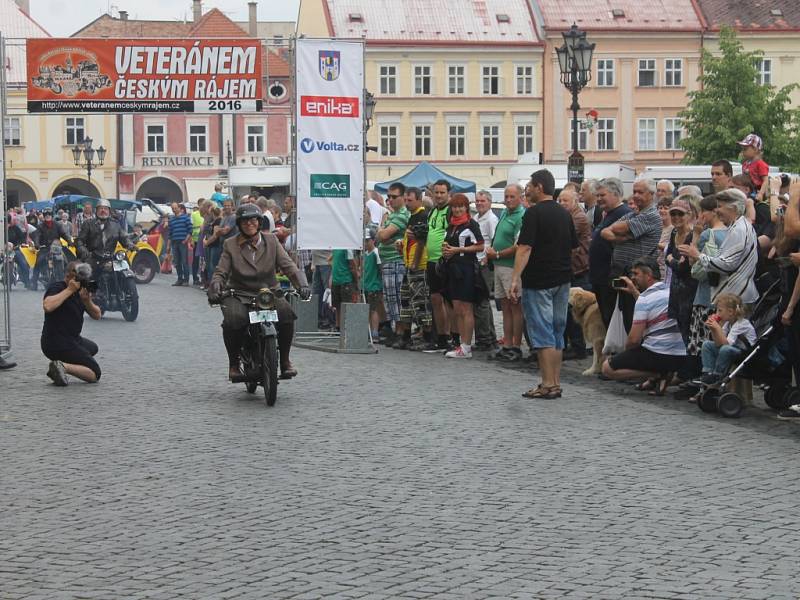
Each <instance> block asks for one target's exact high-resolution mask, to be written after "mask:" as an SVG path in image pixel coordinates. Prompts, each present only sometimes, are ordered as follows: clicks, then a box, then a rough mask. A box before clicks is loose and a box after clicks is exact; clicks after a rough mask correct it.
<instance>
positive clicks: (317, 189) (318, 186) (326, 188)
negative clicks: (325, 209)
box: [310, 173, 350, 198]
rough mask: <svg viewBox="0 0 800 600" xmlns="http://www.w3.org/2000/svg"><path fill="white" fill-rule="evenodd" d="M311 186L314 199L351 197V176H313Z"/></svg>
mask: <svg viewBox="0 0 800 600" xmlns="http://www.w3.org/2000/svg"><path fill="white" fill-rule="evenodd" d="M310 184H311V185H310V187H311V197H312V198H349V197H350V175H344V174H341V175H340V174H332V173H331V174H328V173H326V174H313V175H311V181H310Z"/></svg>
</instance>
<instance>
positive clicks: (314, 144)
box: [300, 138, 360, 154]
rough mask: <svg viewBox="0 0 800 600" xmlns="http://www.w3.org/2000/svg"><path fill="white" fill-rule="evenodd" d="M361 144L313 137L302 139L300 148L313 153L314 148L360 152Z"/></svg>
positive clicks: (307, 152)
mask: <svg viewBox="0 0 800 600" xmlns="http://www.w3.org/2000/svg"><path fill="white" fill-rule="evenodd" d="M359 148H360V145H359V144H340V143H339V142H322V141H315V140H312V139H311V138H303V139H302V140H300V150H302V151H303V152H305V153H306V154H311V153H312V152H314V150H319V151H320V152H358V149H359Z"/></svg>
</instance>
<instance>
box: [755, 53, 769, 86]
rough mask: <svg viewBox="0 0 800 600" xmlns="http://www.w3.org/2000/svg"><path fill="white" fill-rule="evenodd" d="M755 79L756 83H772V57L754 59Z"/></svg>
mask: <svg viewBox="0 0 800 600" xmlns="http://www.w3.org/2000/svg"><path fill="white" fill-rule="evenodd" d="M756 71H757V75H756V81H757V82H758V85H772V59H771V58H759V59H758V60H757V61H756Z"/></svg>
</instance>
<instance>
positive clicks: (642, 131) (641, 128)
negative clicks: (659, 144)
mask: <svg viewBox="0 0 800 600" xmlns="http://www.w3.org/2000/svg"><path fill="white" fill-rule="evenodd" d="M637 131H638V135H639V150H655V149H656V120H655V119H639V123H638V128H637Z"/></svg>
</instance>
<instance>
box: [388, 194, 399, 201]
mask: <svg viewBox="0 0 800 600" xmlns="http://www.w3.org/2000/svg"><path fill="white" fill-rule="evenodd" d="M386 196H387V197H388V198H390V199H392V200H393V199H395V198H400V194H387V195H386Z"/></svg>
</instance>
